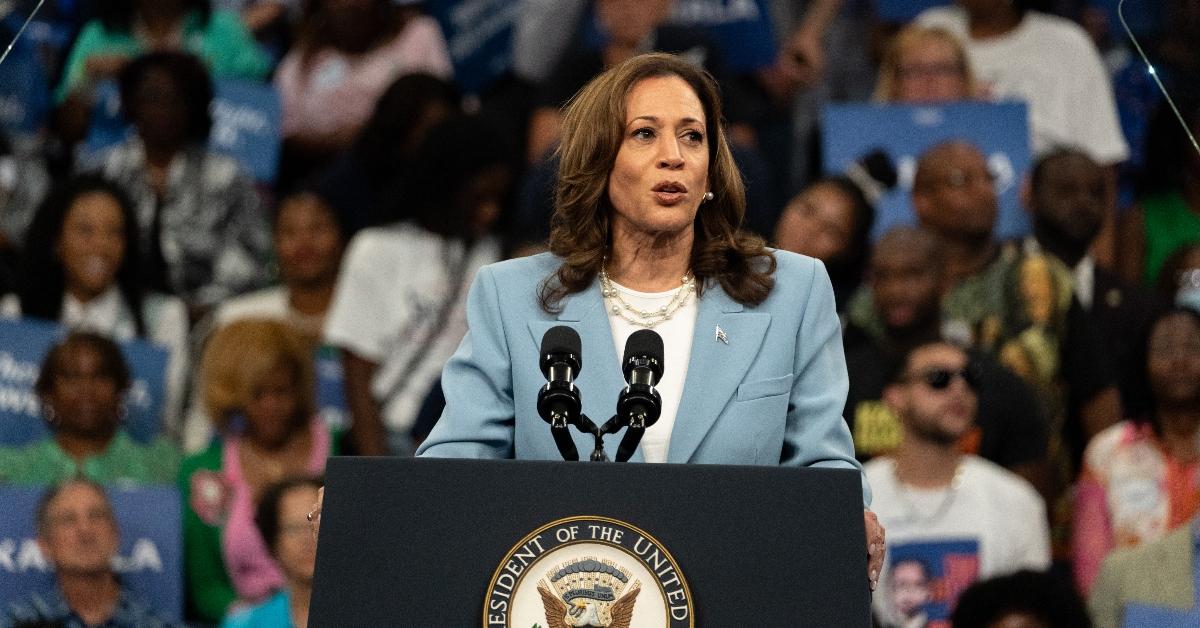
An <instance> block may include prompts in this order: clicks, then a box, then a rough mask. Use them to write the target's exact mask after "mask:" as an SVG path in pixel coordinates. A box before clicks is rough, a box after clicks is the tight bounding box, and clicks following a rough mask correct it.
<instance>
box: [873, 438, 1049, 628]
mask: <svg viewBox="0 0 1200 628" xmlns="http://www.w3.org/2000/svg"><path fill="white" fill-rule="evenodd" d="M864 469H865V472H866V476H867V481H868V482H869V483H870V486H871V493H872V494H873V495H874V497H873V499H872V501H871V510H873V511H874V512H875V514H876V515H877V516H878V517H879V522H880V523H881V524H882V525H883V527H884V529H886V530H887V556H886V561H885V563H884V566H883V573H882V574H881V575H880V577H879V586H878V588H876V590H875V594H874V596H873V601H872V603H873V605H874V607H875V612H876V614H877V615H878V616H879V618H880V619H881V620H882V621H883V623H884V625H885V626H903V625H907V624H908V623H910V618H912V617H914V616H916V615H920V614H924V615H926V616H927V618H928V619H929V620H930V621H936V620H938V619H940V618H943V617H945V618H948V617H949V612H950V611H952V610H953V608H954V602H955V601H956V600H957V599H958V595H959V594H960V593H962V591H963V590H964V589H965V588H966V587H968V586H970V584H971V583H972V582H975V581H976V580H982V579H984V578H989V577H992V576H998V575H1004V574H1008V573H1012V572H1015V571H1019V570H1021V569H1033V570H1044V569H1046V568H1047V567H1049V565H1050V532H1049V528H1048V525H1047V522H1046V506H1045V503H1044V502H1043V501H1042V498H1041V496H1039V495H1038V493H1037V491H1035V490H1034V488H1033V486H1031V485H1030V484H1029V483H1028V482H1026V481H1025V480H1024V479H1022V478H1021V477H1020V476H1017V475H1016V474H1014V473H1012V472H1010V471H1008V470H1006V469H1004V468H1002V467H1000V466H998V465H996V464H993V463H991V462H988V461H987V460H984V459H983V458H979V457H977V456H964V457H963V459H962V467H961V469H960V472H959V473H960V476H959V478H958V479H957V481H956V484H957V488H950V487H947V488H944V489H935V490H927V489H920V488H915V487H912V486H908V485H904V484H901V483H900V482H899V481H898V480H897V479H896V464H895V460H894V459H893V458H891V457H886V456H885V457H880V458H875V459H873V460H871V461H870V462H868V463H867V464H866V465H865V466H864ZM897 566H900V569H898V570H895V569H894V568H895V567H897ZM893 582H895V583H896V584H897V585H900V584H901V583H904V584H903V587H901V586H896V587H893ZM920 592H924V595H922V594H921V593H920ZM897 594H898V595H897ZM914 600H916V601H914ZM921 600H924V603H920V601H921ZM906 602H907V603H906ZM905 609H907V610H908V612H904V610H905Z"/></svg>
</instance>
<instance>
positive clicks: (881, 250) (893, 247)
mask: <svg viewBox="0 0 1200 628" xmlns="http://www.w3.org/2000/svg"><path fill="white" fill-rule="evenodd" d="M941 251H942V250H941V245H940V243H939V241H938V238H937V236H935V235H933V234H932V233H930V232H929V231H926V230H925V229H921V228H920V227H896V228H895V229H892V230H891V231H888V232H887V233H885V234H883V237H881V238H879V241H878V242H876V243H875V249H874V252H873V254H872V260H874V259H875V258H879V257H884V258H892V257H896V256H897V255H904V256H908V257H912V258H914V259H918V260H921V261H922V262H923V263H926V264H929V265H931V266H937V265H940V263H941Z"/></svg>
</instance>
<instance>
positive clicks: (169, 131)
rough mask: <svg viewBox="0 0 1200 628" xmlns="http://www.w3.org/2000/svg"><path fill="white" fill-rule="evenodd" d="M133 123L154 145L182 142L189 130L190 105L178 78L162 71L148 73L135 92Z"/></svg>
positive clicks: (146, 140)
mask: <svg viewBox="0 0 1200 628" xmlns="http://www.w3.org/2000/svg"><path fill="white" fill-rule="evenodd" d="M134 98H135V100H136V102H135V103H133V105H132V106H133V110H132V117H133V124H134V126H136V127H137V131H138V135H139V136H140V137H141V138H142V141H144V142H146V143H147V144H149V145H151V146H164V145H165V146H172V145H176V144H179V143H182V142H183V141H184V139H185V138H186V137H187V131H188V106H187V103H185V102H184V100H183V94H180V93H179V86H178V85H177V84H176V82H175V79H174V78H172V77H171V75H170V74H169V73H168V72H167V71H166V70H165V69H163V68H161V67H160V68H154V69H151V70H149V71H147V72H146V74H145V76H144V77H142V82H141V84H140V85H138V86H137V89H136V91H135V92H134Z"/></svg>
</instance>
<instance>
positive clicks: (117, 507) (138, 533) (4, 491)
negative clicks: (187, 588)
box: [0, 486, 183, 621]
mask: <svg viewBox="0 0 1200 628" xmlns="http://www.w3.org/2000/svg"><path fill="white" fill-rule="evenodd" d="M44 490H45V489H43V488H34V487H4V486H0V504H4V507H3V508H0V608H4V607H7V606H8V604H9V603H11V602H13V601H15V600H19V599H21V598H23V597H25V596H26V595H29V594H30V593H34V592H43V591H46V590H48V589H50V588H52V587H53V586H54V572H53V570H52V568H51V567H50V565H48V564H47V562H46V559H45V557H44V556H43V555H42V552H41V550H40V549H39V548H38V545H37V541H36V536H37V534H36V532H35V526H34V511H35V509H36V507H37V503H38V501H39V500H40V499H41V496H42V492H43V491H44ZM107 492H108V499H109V501H110V502H111V503H112V506H113V511H114V513H115V514H116V516H117V526H118V529H119V530H120V534H121V546H120V549H119V550H118V552H117V556H118V558H117V571H118V572H119V573H120V574H121V582H122V584H123V585H124V586H125V587H127V588H128V589H129V590H130V591H131V592H133V594H134V595H136V596H137V597H138V598H139V599H140V600H142V601H143V602H145V603H147V604H149V605H150V606H151V607H152V608H153V609H154V610H155V611H156V612H158V613H159V614H160V615H161V616H162V617H163V618H164V619H169V620H176V621H177V620H179V619H180V617H182V615H183V540H182V539H183V533H182V531H181V526H180V521H181V517H182V514H181V513H182V511H181V507H180V498H179V490H178V489H176V488H174V487H140V488H132V487H128V488H127V487H109V488H108V490H107Z"/></svg>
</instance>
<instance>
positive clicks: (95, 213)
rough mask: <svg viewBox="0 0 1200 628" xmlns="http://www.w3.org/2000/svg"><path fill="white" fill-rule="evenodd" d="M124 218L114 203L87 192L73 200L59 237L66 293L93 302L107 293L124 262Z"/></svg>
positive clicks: (97, 193) (107, 197)
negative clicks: (92, 299) (94, 298)
mask: <svg viewBox="0 0 1200 628" xmlns="http://www.w3.org/2000/svg"><path fill="white" fill-rule="evenodd" d="M125 245H126V242H125V218H124V216H123V214H122V213H121V205H120V204H119V203H118V202H117V199H115V198H113V197H112V196H110V195H108V194H106V193H104V192H89V193H87V194H84V195H82V196H80V197H79V198H76V199H75V202H74V203H72V204H71V207H70V209H68V210H67V215H66V218H65V219H64V220H63V226H62V232H61V233H60V234H59V237H58V249H57V252H58V259H59V261H60V262H61V263H62V266H63V275H64V279H65V281H66V287H67V290H68V292H70V293H72V294H73V295H75V296H76V297H77V298H79V297H83V298H88V299H90V298H93V297H96V296H98V295H100V294H101V293H103V292H104V291H105V290H108V289H109V288H110V287H111V286H112V285H113V284H114V283H115V282H116V278H117V271H118V270H119V269H120V267H121V261H122V260H124V259H125Z"/></svg>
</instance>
